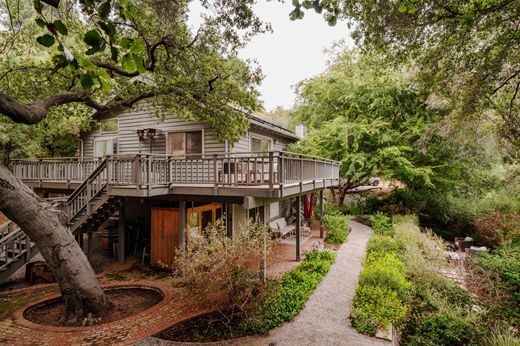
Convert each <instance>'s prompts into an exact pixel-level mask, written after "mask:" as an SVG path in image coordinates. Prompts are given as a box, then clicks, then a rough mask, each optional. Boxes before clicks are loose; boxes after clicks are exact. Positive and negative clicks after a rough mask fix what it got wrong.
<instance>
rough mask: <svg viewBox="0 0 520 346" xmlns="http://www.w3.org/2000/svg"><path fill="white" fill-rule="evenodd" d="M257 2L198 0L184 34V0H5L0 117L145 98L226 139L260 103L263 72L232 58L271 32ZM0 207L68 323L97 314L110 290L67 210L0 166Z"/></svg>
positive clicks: (116, 105) (115, 107)
mask: <svg viewBox="0 0 520 346" xmlns="http://www.w3.org/2000/svg"><path fill="white" fill-rule="evenodd" d="M253 3H254V1H253V0H242V1H230V0H218V1H214V2H209V1H205V0H204V1H202V4H203V6H204V7H205V8H207V9H208V14H207V15H205V16H204V20H203V24H202V25H201V27H200V28H199V29H198V31H197V32H196V33H192V32H191V31H190V29H189V28H188V26H187V24H186V21H187V15H188V4H189V1H187V0H185V1H166V0H164V1H153V0H144V1H134V0H116V1H110V0H107V1H98V0H77V1H72V0H71V1H65V0H62V1H60V0H42V1H40V0H34V1H33V5H34V8H33V9H31V8H28V7H27V2H23V1H17V0H7V1H6V2H5V6H3V7H2V12H0V19H1V20H2V27H3V29H4V30H3V31H2V32H1V33H0V51H1V55H0V85H1V90H0V114H1V115H2V116H4V117H7V118H9V119H10V120H11V121H12V122H14V123H20V124H28V125H34V124H38V123H40V122H42V121H45V119H46V118H47V116H48V115H49V113H50V112H56V113H57V116H58V117H59V115H60V114H61V115H62V116H64V114H66V113H67V112H68V111H70V109H71V107H72V108H73V109H75V110H79V111H85V110H86V111H87V112H88V114H89V116H90V117H91V118H93V119H95V118H96V117H98V116H100V115H105V114H109V113H114V112H119V111H122V110H125V109H128V108H130V107H133V106H138V105H139V102H141V101H146V102H147V103H148V104H149V105H152V106H154V109H155V110H156V113H157V114H156V115H157V116H159V117H160V116H163V115H164V114H165V113H166V112H170V113H174V114H175V115H176V116H179V117H181V118H190V119H193V118H195V119H198V120H203V121H206V122H207V123H209V124H210V125H211V126H213V127H214V128H216V129H217V131H218V134H219V136H220V137H221V138H222V139H228V140H230V141H234V140H236V139H237V138H239V136H240V135H241V134H242V133H243V132H244V131H245V130H246V128H247V119H246V118H245V117H244V115H243V113H242V111H244V110H245V111H254V110H256V109H258V108H259V107H260V105H259V103H258V101H257V94H258V93H257V91H256V86H257V85H258V83H259V81H260V79H261V74H260V71H259V70H258V69H257V68H256V67H254V66H251V65H249V64H248V63H246V62H244V61H241V60H240V59H238V58H237V56H236V51H237V49H238V48H239V47H241V46H242V45H243V44H244V43H245V42H247V40H248V39H249V38H250V37H251V36H252V35H255V34H257V33H260V32H263V31H265V30H267V29H269V28H268V26H266V25H265V24H263V23H262V22H261V21H260V20H259V18H257V17H256V16H255V15H254V13H253V11H252V9H251V6H252V4H253ZM49 126H55V125H53V124H52V122H51V123H50V124H49ZM0 211H2V212H3V213H4V214H6V215H7V216H8V217H9V218H10V219H11V220H13V221H14V222H16V223H17V224H18V225H19V226H20V227H21V228H22V230H23V231H24V232H26V233H27V234H28V235H29V236H30V237H31V239H32V240H33V241H34V242H35V243H36V245H37V246H38V248H39V250H40V252H41V253H42V255H43V257H44V258H45V260H46V261H47V263H48V264H49V265H50V267H51V268H52V270H53V271H54V274H55V276H56V279H57V281H58V284H59V286H60V289H61V293H62V296H63V299H64V302H65V305H66V316H65V319H66V320H68V321H76V320H77V319H78V318H83V317H84V316H86V315H87V314H89V313H92V314H94V315H97V316H102V315H103V314H104V313H105V311H106V308H107V306H108V305H107V300H106V297H105V295H104V293H103V291H102V290H101V288H100V286H99V283H98V281H97V279H96V277H95V275H94V272H93V270H92V268H91V267H90V265H89V263H88V261H87V259H86V257H85V255H84V253H83V252H82V250H81V249H80V247H79V246H78V244H77V243H76V242H75V241H74V238H73V236H72V234H70V232H69V231H68V230H67V227H66V222H65V221H66V217H64V215H63V212H61V211H60V210H56V209H54V208H53V207H52V206H51V204H49V203H48V202H46V201H45V200H43V199H41V198H40V197H39V196H37V195H36V194H35V193H34V192H33V191H31V190H30V189H29V188H28V187H26V186H25V185H23V183H22V182H20V181H19V180H18V179H16V178H15V177H14V176H13V175H12V174H11V172H10V171H9V170H8V169H7V168H6V167H5V166H2V165H0Z"/></svg>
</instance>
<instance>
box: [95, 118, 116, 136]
mask: <svg viewBox="0 0 520 346" xmlns="http://www.w3.org/2000/svg"><path fill="white" fill-rule="evenodd" d="M118 130H119V119H105V120H101V121H100V122H99V132H100V133H117V131H118Z"/></svg>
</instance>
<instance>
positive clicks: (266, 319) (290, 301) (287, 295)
mask: <svg viewBox="0 0 520 346" xmlns="http://www.w3.org/2000/svg"><path fill="white" fill-rule="evenodd" d="M335 258H336V256H335V254H334V253H333V252H332V251H328V250H326V251H319V250H312V251H310V252H308V253H307V254H306V257H305V259H304V260H303V262H302V263H301V264H300V265H299V266H298V267H296V268H295V269H293V270H291V271H289V272H287V273H285V274H284V275H283V276H282V278H281V279H280V280H278V281H276V282H275V283H274V284H273V285H271V287H270V288H269V289H268V290H267V291H266V293H265V294H264V295H263V296H261V297H260V299H259V301H258V302H257V304H256V305H255V306H253V307H252V308H251V314H250V315H249V317H247V318H246V319H245V320H244V321H243V322H242V323H241V328H242V329H243V330H244V331H246V332H247V333H252V334H253V333H255V334H256V333H267V332H268V331H270V330H271V329H273V328H275V327H277V326H279V325H280V324H282V323H283V322H285V321H288V320H291V319H293V318H294V317H295V316H296V315H297V314H298V313H299V312H300V311H301V309H303V307H304V305H305V303H306V301H307V299H308V298H309V296H310V295H311V293H312V292H313V291H314V289H315V288H316V287H317V286H318V284H319V283H320V281H321V280H322V278H323V277H324V276H325V274H326V273H327V272H328V270H329V268H330V266H331V265H332V263H333V262H334V260H335Z"/></svg>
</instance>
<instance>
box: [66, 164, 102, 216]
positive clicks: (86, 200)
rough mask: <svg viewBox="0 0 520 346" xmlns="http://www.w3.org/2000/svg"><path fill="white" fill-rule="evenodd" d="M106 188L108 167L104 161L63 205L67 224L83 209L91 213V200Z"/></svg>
mask: <svg viewBox="0 0 520 346" xmlns="http://www.w3.org/2000/svg"><path fill="white" fill-rule="evenodd" d="M107 186H108V166H107V159H104V160H103V161H101V163H100V164H99V166H98V167H96V169H95V170H94V171H93V172H92V173H91V174H90V175H89V176H88V178H87V179H85V180H84V181H83V183H81V185H80V186H78V188H77V189H76V190H74V192H73V193H72V194H71V195H70V196H69V197H68V198H67V200H66V201H65V202H64V203H63V205H64V209H65V212H66V213H67V215H68V216H69V222H70V221H71V220H73V219H74V218H75V217H76V216H78V215H79V214H80V213H81V212H82V211H83V210H85V209H86V212H87V213H91V212H92V211H91V210H90V205H91V202H92V200H93V199H94V198H96V197H97V196H98V195H99V194H100V193H102V192H103V191H104V190H105V188H106V187H107Z"/></svg>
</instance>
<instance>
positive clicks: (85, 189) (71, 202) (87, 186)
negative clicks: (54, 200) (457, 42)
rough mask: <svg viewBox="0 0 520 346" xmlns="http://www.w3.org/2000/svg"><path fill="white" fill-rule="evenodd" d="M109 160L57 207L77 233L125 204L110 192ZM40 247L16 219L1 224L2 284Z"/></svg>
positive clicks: (92, 227)
mask: <svg viewBox="0 0 520 346" xmlns="http://www.w3.org/2000/svg"><path fill="white" fill-rule="evenodd" d="M109 174H110V172H109V171H108V167H107V161H106V159H105V160H103V161H101V163H100V164H99V166H98V167H97V168H96V169H95V170H94V171H93V172H92V173H91V174H90V176H89V177H88V178H87V179H86V180H85V181H84V182H83V183H82V184H81V185H80V186H79V187H78V188H77V189H76V190H74V192H73V193H72V194H71V195H70V196H69V197H68V198H67V199H66V200H65V201H62V202H59V203H58V205H57V207H58V208H60V209H62V210H63V211H65V212H66V213H67V215H68V220H69V221H68V225H69V229H70V231H71V232H72V233H73V234H74V235H78V234H82V233H88V232H93V231H95V230H97V229H98V228H99V226H101V225H102V224H103V223H105V222H106V221H107V220H108V219H109V218H110V217H111V216H112V215H114V213H116V212H117V211H119V209H120V208H121V207H122V206H123V199H122V198H121V197H116V196H111V195H110V194H109V186H108V179H107V178H108V177H109ZM38 252H39V251H38V249H37V248H36V247H35V245H34V243H33V242H31V240H30V238H29V236H27V235H26V234H25V233H24V232H23V231H22V230H21V229H20V228H19V227H18V226H17V225H16V224H15V223H14V222H12V221H8V222H6V223H5V224H3V225H0V283H3V282H4V281H5V280H7V279H8V278H9V277H10V276H11V275H12V274H14V273H15V272H16V271H17V270H18V269H19V268H21V267H22V266H23V265H24V264H26V263H28V262H29V261H30V260H31V259H32V258H33V257H34V256H35V255H36V254H38Z"/></svg>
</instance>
